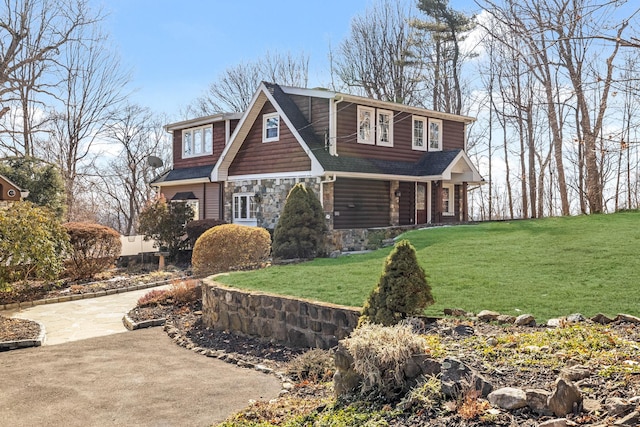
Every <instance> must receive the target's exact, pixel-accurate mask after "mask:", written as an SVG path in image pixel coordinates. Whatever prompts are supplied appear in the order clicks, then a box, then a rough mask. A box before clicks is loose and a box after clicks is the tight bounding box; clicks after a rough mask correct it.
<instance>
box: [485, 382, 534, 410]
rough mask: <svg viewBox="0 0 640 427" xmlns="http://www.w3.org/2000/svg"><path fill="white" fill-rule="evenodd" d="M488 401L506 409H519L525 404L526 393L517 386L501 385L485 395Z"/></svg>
mask: <svg viewBox="0 0 640 427" xmlns="http://www.w3.org/2000/svg"><path fill="white" fill-rule="evenodd" d="M487 399H488V400H489V402H490V403H491V404H492V405H494V406H497V407H499V408H502V409H506V410H508V411H511V410H514V409H520V408H524V407H525V406H527V395H526V394H525V392H524V391H523V390H521V389H519V388H514V387H503V388H500V389H498V390H495V391H492V392H491V393H489V395H488V396H487Z"/></svg>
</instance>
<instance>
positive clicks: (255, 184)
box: [224, 178, 320, 230]
mask: <svg viewBox="0 0 640 427" xmlns="http://www.w3.org/2000/svg"><path fill="white" fill-rule="evenodd" d="M299 182H302V183H304V184H305V185H306V186H307V188H311V189H312V190H313V191H314V193H315V194H316V197H318V199H320V178H270V179H251V180H241V181H228V182H227V183H226V185H225V203H224V209H225V213H224V215H225V218H233V212H232V209H233V206H232V203H233V195H234V194H236V193H252V194H256V195H259V199H260V200H259V201H258V202H257V206H256V219H257V225H258V227H263V228H266V229H268V230H273V229H275V228H276V224H277V223H278V220H279V219H280V214H281V213H282V209H283V208H284V204H285V202H286V201H287V195H288V194H289V191H290V190H291V188H293V186H294V185H296V184H297V183H299Z"/></svg>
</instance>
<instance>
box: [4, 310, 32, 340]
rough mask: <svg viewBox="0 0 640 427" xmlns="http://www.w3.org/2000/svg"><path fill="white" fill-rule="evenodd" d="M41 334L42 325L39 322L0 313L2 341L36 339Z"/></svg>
mask: <svg viewBox="0 0 640 427" xmlns="http://www.w3.org/2000/svg"><path fill="white" fill-rule="evenodd" d="M39 335H40V325H39V324H38V323H37V322H34V321H32V320H24V319H14V318H9V317H5V316H1V315H0V342H4V341H21V340H35V339H37V338H38V336H39Z"/></svg>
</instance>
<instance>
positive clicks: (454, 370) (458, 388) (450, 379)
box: [440, 357, 493, 397]
mask: <svg viewBox="0 0 640 427" xmlns="http://www.w3.org/2000/svg"><path fill="white" fill-rule="evenodd" d="M440 366H441V368H442V371H441V375H440V381H441V385H442V393H443V394H444V395H445V396H448V397H459V396H460V395H461V394H462V392H463V391H464V390H467V389H469V388H474V389H475V390H477V391H479V392H480V394H481V395H482V397H486V396H487V395H488V394H489V393H491V390H492V389H493V386H492V385H491V383H489V382H488V381H486V380H485V379H484V378H483V377H482V376H481V375H480V374H478V373H477V372H475V371H473V370H472V369H471V368H469V367H468V366H467V365H465V364H464V363H462V362H461V361H460V360H458V359H454V358H452V357H447V358H446V359H444V361H443V362H442V363H441V365H440Z"/></svg>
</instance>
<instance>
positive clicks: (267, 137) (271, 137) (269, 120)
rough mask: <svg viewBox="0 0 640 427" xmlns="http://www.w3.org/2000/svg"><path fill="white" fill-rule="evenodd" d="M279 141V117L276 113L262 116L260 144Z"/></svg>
mask: <svg viewBox="0 0 640 427" xmlns="http://www.w3.org/2000/svg"><path fill="white" fill-rule="evenodd" d="M279 139H280V116H279V115H278V113H271V114H265V115H264V116H262V142H273V141H278V140H279Z"/></svg>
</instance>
